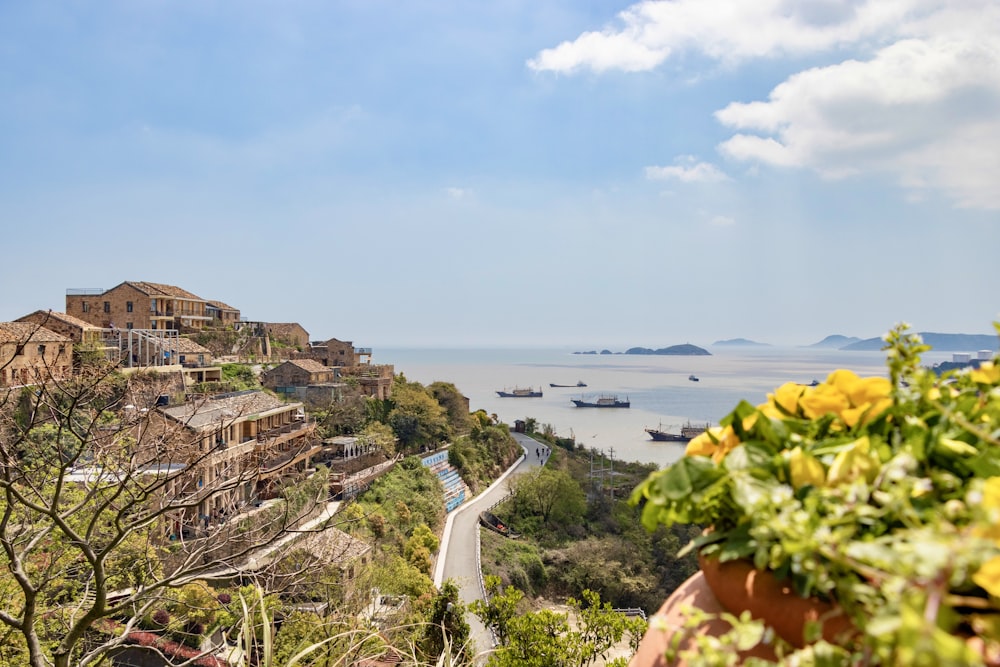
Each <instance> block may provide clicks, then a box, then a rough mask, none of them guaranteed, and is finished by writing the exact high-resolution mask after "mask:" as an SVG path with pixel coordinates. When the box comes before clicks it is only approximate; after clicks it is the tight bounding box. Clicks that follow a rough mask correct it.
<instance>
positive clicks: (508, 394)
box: [497, 387, 542, 398]
mask: <svg viewBox="0 0 1000 667" xmlns="http://www.w3.org/2000/svg"><path fill="white" fill-rule="evenodd" d="M497 396H499V397H500V398H541V396H542V390H541V389H539V390H538V391H535V390H534V389H533V388H532V387H528V388H527V389H521V388H519V387H514V389H510V390H508V389H504V390H502V391H501V390H499V389H498V390H497Z"/></svg>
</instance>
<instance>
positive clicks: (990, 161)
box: [0, 0, 1000, 349]
mask: <svg viewBox="0 0 1000 667" xmlns="http://www.w3.org/2000/svg"><path fill="white" fill-rule="evenodd" d="M998 34H1000V5H998V4H997V3H996V2H995V1H994V0H949V1H948V2H927V1H922V0H856V1H844V2H837V1H834V0H816V1H814V2H809V3H803V2H797V1H794V0H760V1H758V2H753V3H749V2H745V1H743V0H670V1H664V2H641V3H636V4H630V3H627V2H615V1H612V0H595V1H592V2H584V1H581V0H546V1H545V2H528V1H524V2H521V1H519V0H510V1H504V2H481V3H477V2H473V3H470V2H451V1H446V0H435V1H434V2H421V1H408V2H383V1H381V0H357V1H354V2H326V1H324V2H320V1H316V2H311V1H289V2H280V3H279V2H253V1H241V2H235V1H233V2H226V1H215V2H213V1H202V0H199V1H193V0H191V1H184V0H180V1H171V2H166V1H154V0H147V1H143V2H135V1H133V0H129V1H120V2H115V1H109V2H102V3H88V2H82V1H81V2H64V1H60V2H46V1H44V0H40V1H37V2H31V3H13V2H6V3H0V90H2V91H3V104H2V105H0V220H2V229H3V237H2V238H3V241H2V243H0V247H3V249H4V252H3V253H2V254H3V259H2V261H0V284H2V285H3V286H4V290H3V298H2V300H0V320H10V319H15V318H17V317H20V316H21V315H24V314H26V313H29V312H32V311H34V310H37V309H39V308H51V309H53V310H63V309H64V307H65V300H64V295H65V291H66V289H67V288H79V287H102V288H110V287H113V286H115V285H117V284H118V283H120V282H122V281H124V280H146V281H151V282H162V283H169V284H174V285H178V286H180V287H183V288H185V289H187V290H189V291H191V292H194V293H195V294H198V295H200V296H202V297H204V298H207V299H217V300H220V301H224V302H226V303H228V304H230V305H232V306H235V307H237V308H240V309H241V311H242V312H243V315H244V317H245V318H247V319H256V320H266V321H276V322H285V321H297V322H299V323H301V324H302V325H303V326H304V327H305V328H306V329H307V330H308V331H309V332H310V335H311V337H313V338H314V339H326V338H330V337H337V338H341V339H344V340H352V341H354V342H355V344H358V345H364V346H373V347H378V346H406V345H414V346H454V345H462V346H477V345H484V346H490V345H505V346H507V345H509V346H521V345H559V346H562V345H568V346H571V347H587V348H588V349H589V348H591V347H609V348H612V349H615V348H622V347H625V346H631V345H642V346H649V347H661V346H666V345H673V344H678V343H684V342H691V343H695V344H699V345H709V344H711V343H712V342H714V341H716V340H720V339H728V338H736V337H746V338H751V339H754V340H758V341H762V342H769V343H773V344H808V343H812V342H815V341H817V340H819V339H821V338H822V337H824V336H826V335H828V334H834V333H837V334H845V335H853V336H861V337H870V336H878V335H881V334H882V333H884V332H885V331H886V330H887V329H889V328H890V327H891V326H893V325H894V324H895V323H897V322H901V321H905V322H909V323H911V324H912V325H913V326H914V328H915V329H917V330H923V331H936V332H950V333H989V332H991V331H992V322H993V321H995V320H997V319H1000V296H998V295H1000V290H998V287H1000V261H998V260H997V248H998V247H1000V185H998V184H1000V41H998V40H997V39H996V35H998Z"/></svg>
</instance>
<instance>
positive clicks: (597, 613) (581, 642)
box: [470, 577, 645, 667]
mask: <svg viewBox="0 0 1000 667" xmlns="http://www.w3.org/2000/svg"><path fill="white" fill-rule="evenodd" d="M486 583H487V587H488V596H487V597H488V602H486V603H482V602H476V603H474V604H473V605H472V606H471V607H470V610H471V611H472V612H473V613H474V614H476V615H477V616H478V617H479V618H480V619H481V620H482V621H483V623H484V624H485V625H487V626H488V627H490V628H492V629H493V630H494V632H495V633H496V636H497V640H498V643H499V646H498V648H497V649H496V651H495V652H494V653H493V654H491V656H490V658H489V662H488V663H487V664H488V665H489V666H490V667H515V666H517V667H521V666H525V665H526V666H528V667H579V666H581V665H589V664H592V663H594V662H595V661H597V660H603V659H605V658H607V654H608V652H609V650H610V649H611V647H613V646H614V645H615V644H617V643H618V642H620V641H622V639H623V638H624V637H625V636H626V633H629V634H630V635H631V636H632V637H635V638H638V637H641V636H642V633H643V632H645V623H640V622H636V621H633V620H631V619H626V617H625V616H624V615H623V614H621V613H619V612H616V611H614V610H613V609H612V608H611V606H610V605H609V604H607V603H603V604H602V603H601V599H600V595H598V594H597V593H594V592H592V591H584V592H583V595H582V599H581V600H576V599H572V598H571V599H570V600H569V601H568V604H569V606H570V609H571V612H570V613H571V614H572V616H573V618H574V619H575V622H574V623H573V624H572V626H571V624H570V622H569V615H567V614H560V613H557V612H554V611H551V610H548V609H543V610H541V611H537V612H528V613H524V614H520V615H517V614H516V613H515V610H516V608H517V605H518V603H519V601H520V599H521V593H520V591H518V590H517V589H515V588H513V587H507V588H506V589H505V590H503V591H501V590H500V581H499V580H498V579H496V578H493V577H491V578H488V579H487V582H486ZM637 642H638V639H630V643H631V644H632V645H636V644H637Z"/></svg>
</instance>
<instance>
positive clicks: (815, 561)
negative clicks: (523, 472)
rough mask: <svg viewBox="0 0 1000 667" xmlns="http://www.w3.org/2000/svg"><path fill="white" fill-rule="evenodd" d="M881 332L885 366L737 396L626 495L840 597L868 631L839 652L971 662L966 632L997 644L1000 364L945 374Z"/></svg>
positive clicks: (654, 514)
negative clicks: (760, 396) (884, 372)
mask: <svg viewBox="0 0 1000 667" xmlns="http://www.w3.org/2000/svg"><path fill="white" fill-rule="evenodd" d="M886 341H887V365H888V368H889V379H886V378H884V377H876V378H859V377H857V376H856V375H854V374H853V373H851V372H850V371H846V370H838V371H835V372H834V373H831V374H830V376H829V377H828V378H827V380H826V381H825V382H823V383H820V384H819V385H818V386H815V387H802V386H799V385H794V384H792V383H789V384H786V385H784V386H782V387H779V388H777V389H776V390H775V392H774V393H773V394H770V395H769V400H768V402H767V403H765V404H763V405H761V406H757V407H754V406H751V405H749V404H747V403H741V404H740V405H738V406H737V407H736V408H735V409H734V410H733V412H732V413H731V414H730V415H729V416H728V417H727V418H725V419H724V420H722V422H721V425H720V427H719V428H718V429H713V430H710V431H709V432H708V433H706V434H705V435H704V436H700V437H699V438H696V439H695V440H693V441H692V442H691V443H690V445H689V447H688V450H687V453H688V456H685V457H684V458H683V459H681V460H680V461H678V462H677V463H675V464H674V465H672V466H670V467H668V468H666V469H664V470H662V471H658V472H655V473H653V474H651V475H650V476H649V477H648V478H647V480H646V481H645V482H644V483H643V484H641V485H640V486H639V487H637V488H636V490H635V492H634V494H633V497H632V500H633V502H634V503H635V504H637V505H641V506H642V508H643V510H642V521H643V524H644V525H646V526H647V527H649V528H653V527H655V526H657V525H661V524H662V525H667V526H672V525H675V524H676V523H678V522H689V521H695V522H698V523H701V524H704V525H710V526H712V533H710V534H709V535H707V536H705V537H704V538H702V539H698V540H695V541H694V542H693V543H692V547H693V548H701V549H702V551H703V553H705V554H710V555H714V556H717V557H719V558H720V559H721V560H723V561H725V560H730V559H735V558H746V559H748V560H751V561H753V563H754V564H755V566H756V567H757V568H758V569H766V570H770V571H772V572H774V573H776V574H778V575H779V576H781V577H783V578H786V579H787V580H788V581H789V582H790V583H791V585H792V586H793V588H794V590H795V591H796V592H797V593H798V594H799V595H801V596H803V597H810V596H816V597H820V598H826V599H832V600H834V601H836V603H837V604H838V605H839V606H840V607H842V608H843V609H844V610H845V611H846V612H847V613H848V615H849V616H850V617H851V619H852V620H853V621H854V623H855V625H856V627H857V628H858V629H859V630H860V632H859V633H858V635H857V637H856V638H855V639H856V643H854V644H849V643H848V644H845V645H844V646H843V648H844V649H846V653H843V655H840V656H839V657H838V658H837V659H836V661H835V662H832V663H830V664H848V663H853V662H855V661H865V662H870V663H873V664H913V663H914V662H915V661H918V662H923V663H924V664H964V661H966V660H967V659H968V649H967V648H966V643H965V642H964V641H962V640H960V639H957V638H956V637H955V635H956V634H958V633H966V634H971V635H973V636H975V637H976V639H977V640H978V641H979V642H980V643H981V644H982V645H983V646H985V647H986V648H987V650H988V651H1000V624H998V623H997V622H996V621H995V619H996V618H997V616H998V615H1000V604H998V601H1000V531H998V530H997V526H998V525H1000V437H998V432H997V430H996V424H998V423H1000V366H998V365H997V364H996V362H995V361H994V362H987V363H983V364H981V365H980V367H979V368H978V369H974V370H970V371H968V372H961V373H954V374H949V375H945V376H944V377H942V378H938V377H937V376H936V375H935V374H934V373H933V371H931V370H929V369H924V368H921V367H920V365H919V359H920V354H921V353H922V352H924V351H925V350H926V349H927V347H926V346H925V345H923V344H922V341H921V340H920V338H919V337H918V336H915V335H912V334H909V333H907V329H906V327H905V326H900V327H897V328H896V329H894V330H893V331H892V332H890V333H889V334H888V335H887V337H886ZM987 619H989V620H987ZM818 646H819V645H818V644H816V645H813V646H810V647H807V650H810V651H811V650H814V649H817V647H818ZM918 658H919V660H918Z"/></svg>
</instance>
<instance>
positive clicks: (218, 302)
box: [208, 301, 239, 310]
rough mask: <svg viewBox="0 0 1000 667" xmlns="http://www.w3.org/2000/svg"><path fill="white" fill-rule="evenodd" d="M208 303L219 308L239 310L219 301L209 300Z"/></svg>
mask: <svg viewBox="0 0 1000 667" xmlns="http://www.w3.org/2000/svg"><path fill="white" fill-rule="evenodd" d="M208 303H209V305H211V306H215V307H216V308H218V309H219V310H239V308H233V307H232V306H230V305H228V304H225V303H222V302H221V301H209V302H208Z"/></svg>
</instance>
